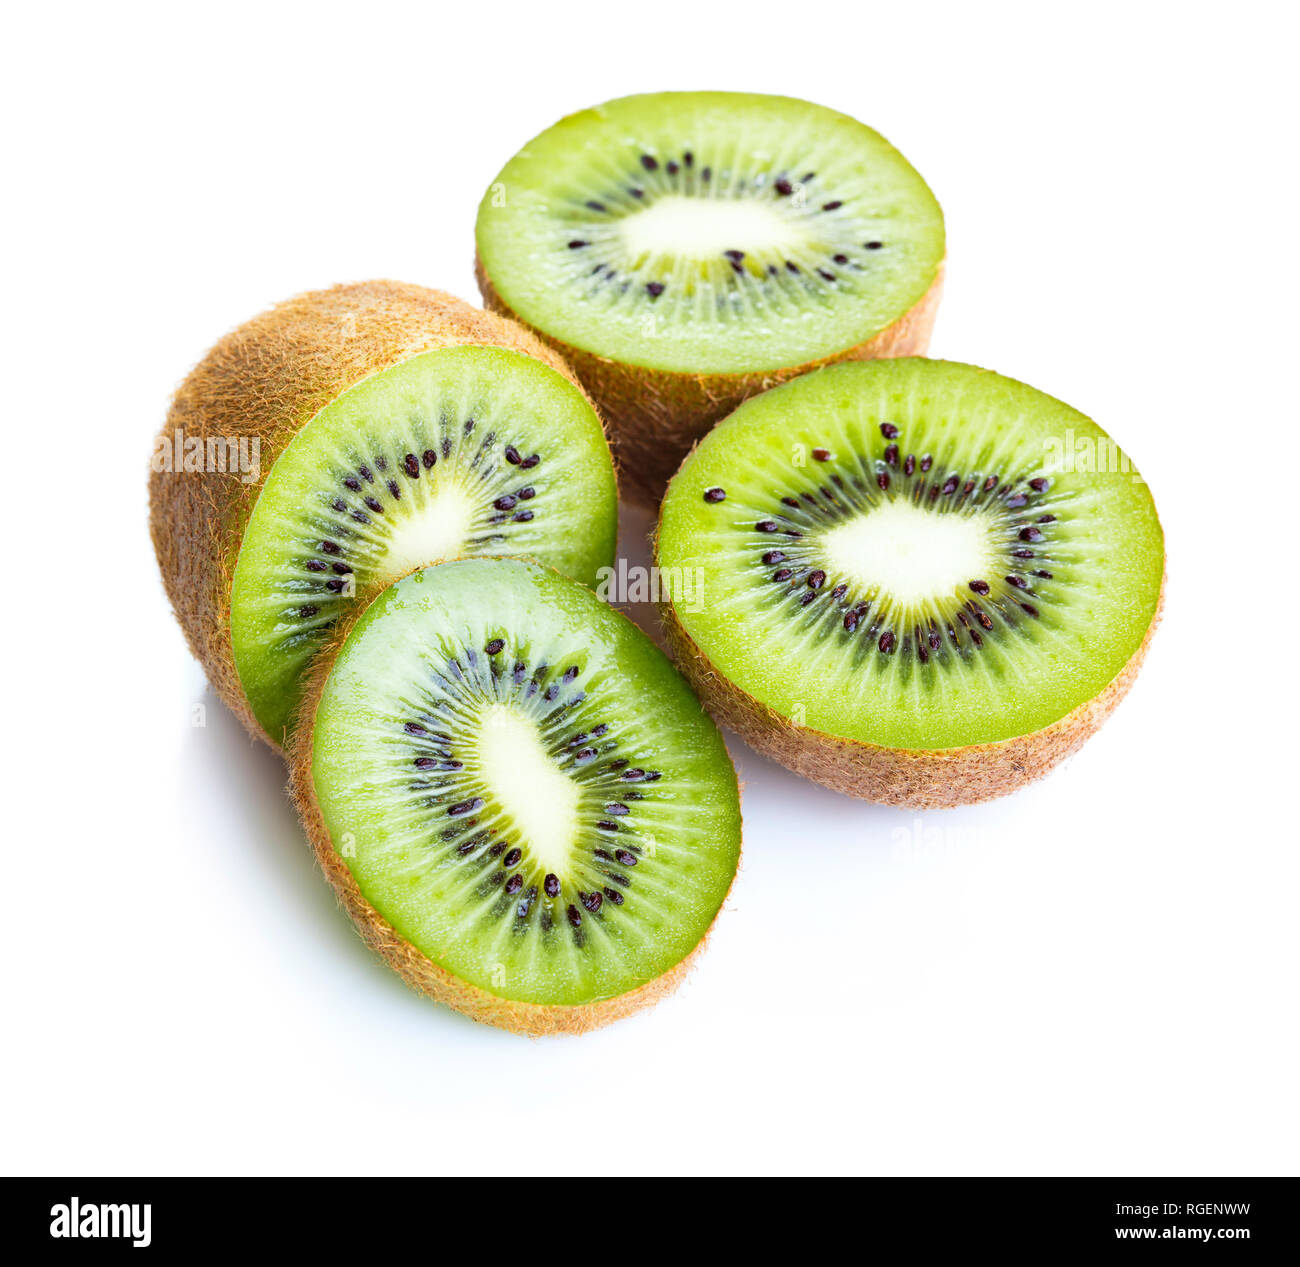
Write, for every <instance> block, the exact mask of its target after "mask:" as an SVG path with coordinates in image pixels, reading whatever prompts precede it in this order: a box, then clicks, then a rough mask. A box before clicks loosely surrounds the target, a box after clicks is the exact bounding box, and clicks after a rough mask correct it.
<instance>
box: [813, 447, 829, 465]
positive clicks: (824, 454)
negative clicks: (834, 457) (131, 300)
mask: <svg viewBox="0 0 1300 1267" xmlns="http://www.w3.org/2000/svg"><path fill="white" fill-rule="evenodd" d="M812 455H813V457H814V458H816V460H817V461H818V462H829V461H830V459H831V451H830V450H829V449H814V450H813V451H812Z"/></svg>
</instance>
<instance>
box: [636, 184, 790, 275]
mask: <svg viewBox="0 0 1300 1267" xmlns="http://www.w3.org/2000/svg"><path fill="white" fill-rule="evenodd" d="M618 228H619V232H620V234H621V235H622V238H623V246H624V248H625V249H626V250H627V252H628V255H629V256H630V257H631V258H632V259H633V260H639V259H642V258H643V257H645V256H648V255H685V256H689V257H691V258H694V259H712V258H716V257H717V256H719V255H721V254H722V253H723V252H724V251H762V250H767V251H787V250H790V251H793V250H796V249H798V248H799V247H800V246H801V245H803V243H804V241H805V234H804V232H803V231H802V230H801V228H800V226H799V224H798V223H797V222H796V221H795V220H793V219H791V218H790V217H789V216H786V215H782V214H781V213H780V212H779V211H778V210H777V209H776V207H775V206H774V205H773V204H772V203H770V202H758V201H755V200H754V199H751V198H687V197H683V196H682V195H680V194H670V195H668V196H666V197H662V198H660V199H658V200H657V201H656V202H654V203H652V204H651V205H650V206H648V207H646V209H645V210H644V211H637V212H635V213H634V214H632V215H630V216H625V217H623V219H621V220H620V221H619V225H618Z"/></svg>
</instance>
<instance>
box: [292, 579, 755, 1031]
mask: <svg viewBox="0 0 1300 1267" xmlns="http://www.w3.org/2000/svg"><path fill="white" fill-rule="evenodd" d="M316 690H317V694H316V696H315V698H314V699H312V700H311V701H310V703H309V708H310V711H311V713H312V715H313V722H312V729H311V732H310V734H307V733H306V730H305V729H304V730H303V731H302V732H300V735H299V738H298V740H297V743H296V751H295V753H294V760H293V766H294V786H295V789H296V791H297V794H298V799H299V803H300V807H302V808H303V811H304V819H305V821H306V823H307V825H308V829H309V832H310V833H311V835H312V837H313V841H314V843H315V845H316V848H317V851H318V854H319V856H320V857H321V860H322V863H323V864H324V866H325V869H326V872H327V874H328V875H330V878H331V880H332V881H333V882H334V883H335V885H336V886H337V887H338V888H339V891H340V893H341V895H342V896H343V898H344V901H345V904H346V905H347V906H348V909H349V911H350V912H351V913H352V915H353V917H354V918H355V919H356V920H357V923H358V924H359V926H360V927H361V929H362V932H363V933H364V934H365V935H366V937H367V939H368V940H369V941H370V942H371V944H372V945H375V946H376V947H377V948H378V949H379V950H380V951H381V953H383V954H384V955H385V957H386V958H388V959H389V961H390V962H391V963H392V964H393V966H395V967H396V968H397V969H398V970H399V971H400V972H402V974H403V975H404V976H405V977H406V978H407V980H408V981H410V982H412V983H413V984H415V985H417V986H419V987H420V988H422V989H425V990H426V991H428V992H429V993H431V994H433V995H434V996H435V997H436V998H439V999H440V1000H442V1001H444V1002H447V1003H450V1004H451V1005H452V1006H455V1007H458V1008H460V1009H461V1010H464V1011H466V1012H468V1013H469V1014H471V1015H473V1016H475V1017H476V1018H478V1019H481V1020H487V1021H491V1022H492V1023H495V1024H499V1025H503V1026H505V1027H507V1028H511V1029H517V1030H523V1031H526V1032H530V1033H544V1032H550V1031H553V1030H582V1029H588V1028H591V1027H593V1026H594V1025H598V1024H601V1023H604V1021H606V1020H611V1019H614V1018H616V1017H617V1016H620V1015H623V1014H625V1013H627V1012H629V1011H632V1010H634V1009H635V1008H637V1007H640V1006H643V1005H645V1004H647V1003H649V1002H653V1001H654V999H655V998H656V997H658V995H659V994H660V993H662V992H663V991H665V990H667V989H668V988H670V987H671V986H672V985H673V984H675V983H676V982H677V980H679V979H680V976H681V975H682V973H683V971H684V968H685V964H686V963H687V961H688V960H689V959H690V957H691V956H692V955H693V954H694V952H695V951H696V950H697V948H699V946H700V945H701V943H702V942H703V940H704V938H705V935H706V933H707V932H708V930H709V928H710V926H711V925H712V923H713V921H714V918H715V917H716V915H717V914H718V911H719V909H720V907H721V905H722V902H723V899H724V898H725V896H726V894H727V892H728V890H729V889H730V886H731V883H732V880H733V878H734V876H735V873H736V868H737V865H738V860H739V849H740V813H739V800H738V790H737V783H736V776H735V771H734V769H733V767H732V765H731V761H730V759H729V757H728V755H727V752H726V749H725V747H724V746H723V743H722V740H721V737H720V735H719V733H718V731H717V728H716V727H715V726H714V724H713V722H712V721H711V720H710V718H709V717H708V715H707V714H706V713H705V712H704V711H703V709H702V708H701V706H700V704H699V701H698V700H697V699H696V698H695V696H694V695H693V694H692V693H691V690H690V688H689V687H688V686H687V684H686V682H685V681H684V680H683V679H682V677H681V676H680V675H679V674H678V673H677V671H676V670H675V669H674V668H673V666H672V665H671V663H670V662H669V661H668V659H667V658H666V657H665V656H664V655H663V653H662V652H660V651H659V649H658V648H657V647H655V646H654V644H653V643H652V642H651V641H650V640H649V639H648V638H647V637H646V636H645V635H644V634H643V633H641V632H640V630H638V629H637V628H636V627H635V626H634V625H632V624H631V623H630V622H629V621H627V620H626V619H625V618H624V617H622V616H621V615H619V614H618V613H617V612H615V611H613V610H612V609H611V608H609V607H608V606H607V605H605V604H604V603H602V602H600V601H599V600H598V599H597V598H596V597H595V595H594V594H592V593H591V592H590V591H589V590H587V589H585V588H584V587H582V586H580V585H577V584H575V583H574V582H572V581H570V580H568V579H566V578H564V577H562V576H560V575H559V574H558V573H556V572H554V571H552V570H549V569H546V568H542V567H540V566H538V565H536V564H533V563H528V562H524V561H519V560H514V559H465V560H460V561H455V562H449V563H443V564H440V565H438V566H436V567H431V568H427V569H423V570H421V571H418V572H414V573H412V574H410V575H408V576H407V577H405V578H403V579H402V580H400V581H398V582H397V583H396V584H395V585H393V586H392V587H391V588H389V589H387V590H385V591H384V592H383V593H381V594H380V595H379V597H377V598H376V599H375V600H374V601H373V602H372V603H371V605H370V606H369V607H368V608H367V609H366V610H365V612H364V614H363V615H362V616H361V617H360V618H359V619H358V620H357V621H356V623H355V625H354V626H353V627H352V628H351V629H350V631H349V632H348V633H347V635H346V638H345V640H344V641H343V642H342V644H341V646H340V647H339V648H338V650H337V655H336V657H335V658H334V659H333V661H332V667H330V668H329V669H328V673H327V675H324V676H322V677H321V680H320V682H319V683H317V685H316Z"/></svg>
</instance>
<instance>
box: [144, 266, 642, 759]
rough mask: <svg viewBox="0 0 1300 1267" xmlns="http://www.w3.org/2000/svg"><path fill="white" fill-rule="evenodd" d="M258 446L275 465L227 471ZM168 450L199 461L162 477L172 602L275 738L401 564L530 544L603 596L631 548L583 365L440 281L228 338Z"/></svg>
mask: <svg viewBox="0 0 1300 1267" xmlns="http://www.w3.org/2000/svg"><path fill="white" fill-rule="evenodd" d="M250 438H251V440H252V441H254V442H256V444H257V446H258V449H257V450H256V451H257V453H258V461H257V463H256V464H255V469H254V470H252V471H248V470H241V469H237V466H236V465H232V464H231V463H230V462H229V461H227V462H223V463H221V464H220V465H219V466H218V465H217V464H214V463H213V462H211V461H210V455H211V453H215V454H217V455H221V456H228V451H229V449H230V446H229V444H228V443H227V441H229V440H231V439H239V440H241V441H243V442H244V445H245V449H247V447H248V442H249V440H250ZM195 445H197V448H195V450H194V458H195V460H194V462H193V464H192V468H193V469H191V466H190V464H189V462H188V457H189V454H190V450H191V448H193V447H194V446H195ZM158 452H161V453H162V454H163V456H164V457H165V458H170V457H171V454H172V452H177V453H181V454H184V455H185V457H186V460H171V461H166V462H164V463H162V464H161V465H162V469H159V465H160V464H159V463H158V462H157V461H155V464H154V472H153V475H152V477H151V483H150V493H151V503H152V505H151V529H152V532H153V538H154V545H155V548H156V550H157V553H158V559H159V563H160V565H161V567H162V572H163V577H164V580H165V581H166V584H167V590H168V594H169V596H170V597H171V600H172V603H173V605H174V607H175V609H176V612H177V615H178V617H179V619H180V621H181V625H182V627H183V628H184V629H185V632H186V634H187V636H188V637H189V640H190V643H191V646H192V647H193V649H194V650H195V652H196V654H197V655H198V656H199V658H200V660H202V662H203V664H204V666H205V668H206V669H207V671H208V674H209V677H210V678H211V679H212V681H213V683H214V685H215V686H216V687H217V689H218V691H219V692H220V693H221V695H222V696H223V698H225V699H226V700H227V702H228V703H230V704H231V706H232V707H233V708H234V709H235V711H236V712H237V713H238V714H239V715H240V716H241V718H242V719H243V720H244V721H245V723H246V724H247V725H248V726H249V728H250V730H252V731H253V733H255V734H258V735H263V736H265V737H267V738H268V739H270V741H271V742H272V743H273V744H276V745H279V744H281V743H283V742H284V739H285V736H286V734H287V732H288V730H289V728H290V726H291V724H292V721H293V717H294V713H295V710H296V708H297V706H298V703H299V697H300V691H301V682H302V677H303V674H304V672H305V670H306V667H307V665H308V664H309V662H310V660H311V658H312V656H313V655H315V654H316V652H317V651H318V650H319V648H320V647H321V645H322V643H323V642H324V641H325V639H326V638H327V637H328V634H329V631H330V629H331V628H332V626H333V625H334V624H335V622H336V621H337V620H338V619H339V617H340V616H341V615H343V614H344V613H345V612H346V611H348V610H349V609H351V608H353V607H356V606H357V605H358V604H360V605H364V602H365V600H366V599H367V598H368V597H369V596H370V595H371V594H373V593H374V592H375V591H376V590H377V589H379V588H381V587H382V586H384V585H386V584H388V583H389V582H391V581H392V580H393V579H394V578H395V577H397V576H399V575H401V574H402V573H404V572H407V571H409V570H411V569H412V568H413V567H418V566H420V565H423V564H425V563H430V562H436V561H437V560H439V559H444V558H453V557H457V556H460V555H473V554H492V555H497V554H505V553H511V554H514V553H518V554H524V555H529V556H533V557H536V558H538V559H541V560H543V561H544V562H546V563H548V564H550V565H553V566H555V567H557V568H559V569H561V570H562V571H564V572H566V573H567V574H569V575H572V576H574V577H576V578H577V579H579V580H581V581H583V582H585V583H587V584H594V583H595V580H596V577H597V571H598V569H599V568H601V567H603V566H606V565H608V564H609V563H610V562H611V561H612V558H613V553H614V546H615V536H616V529H617V502H618V498H617V489H616V485H615V479H614V471H613V465H612V459H611V457H610V453H609V446H608V443H607V441H606V439H605V435H604V432H603V430H602V427H601V424H600V420H599V418H598V417H597V415H596V413H595V411H594V409H593V408H592V405H591V402H590V401H589V400H588V398H587V397H586V396H585V394H584V393H583V392H582V390H581V388H580V387H579V386H577V384H576V382H575V381H574V379H573V376H572V372H571V371H570V370H569V369H568V367H567V366H566V365H565V364H564V362H563V361H562V360H561V359H560V358H559V357H557V356H556V354H555V353H554V352H553V351H552V350H551V349H549V348H547V347H545V346H544V345H543V344H542V343H540V341H539V340H537V339H536V338H534V337H533V336H532V335H530V334H529V333H528V332H527V331H526V330H523V329H522V328H521V327H519V326H517V325H515V324H514V323H513V322H509V321H506V320H504V319H502V318H500V317H498V316H496V315H494V314H491V313H485V312H481V311H479V310H478V309H475V308H472V307H470V305H468V304H465V303H462V302H461V301H460V300H458V299H454V298H452V297H451V296H449V295H442V294H440V293H438V292H436V291H428V290H423V289H421V288H419V287H413V286H402V285H399V284H397V283H392V282H374V283H364V284H360V285H355V286H345V287H336V288H335V289H333V290H329V291H318V292H314V293H311V294H307V295H303V296H300V297H299V298H297V299H294V300H291V301H289V302H288V303H286V304H282V305H280V306H279V307H277V308H275V309H273V310H272V311H270V312H269V313H265V314H263V315H262V316H260V317H258V318H255V319H254V320H253V321H251V322H249V323H248V324H247V325H245V326H243V327H241V328H240V329H238V330H236V331H235V332H234V333H233V334H231V335H228V336H227V337H226V338H225V339H223V340H222V341H221V342H220V343H219V344H218V345H217V346H216V347H215V348H214V349H213V350H212V351H211V352H210V353H209V354H208V356H207V357H206V358H205V360H204V361H203V362H202V363H201V364H200V365H199V366H198V368H197V369H196V370H194V372H193V373H192V374H191V375H190V376H189V378H188V379H187V380H186V381H185V383H184V384H183V385H182V387H181V389H180V391H179V392H178V393H177V396H176V400H175V402H174V404H173V407H172V410H171V413H170V415H169V417H168V420H167V424H166V425H165V426H164V428H163V432H162V435H161V436H160V438H159V449H158V450H157V451H156V454H157V453H158Z"/></svg>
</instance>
